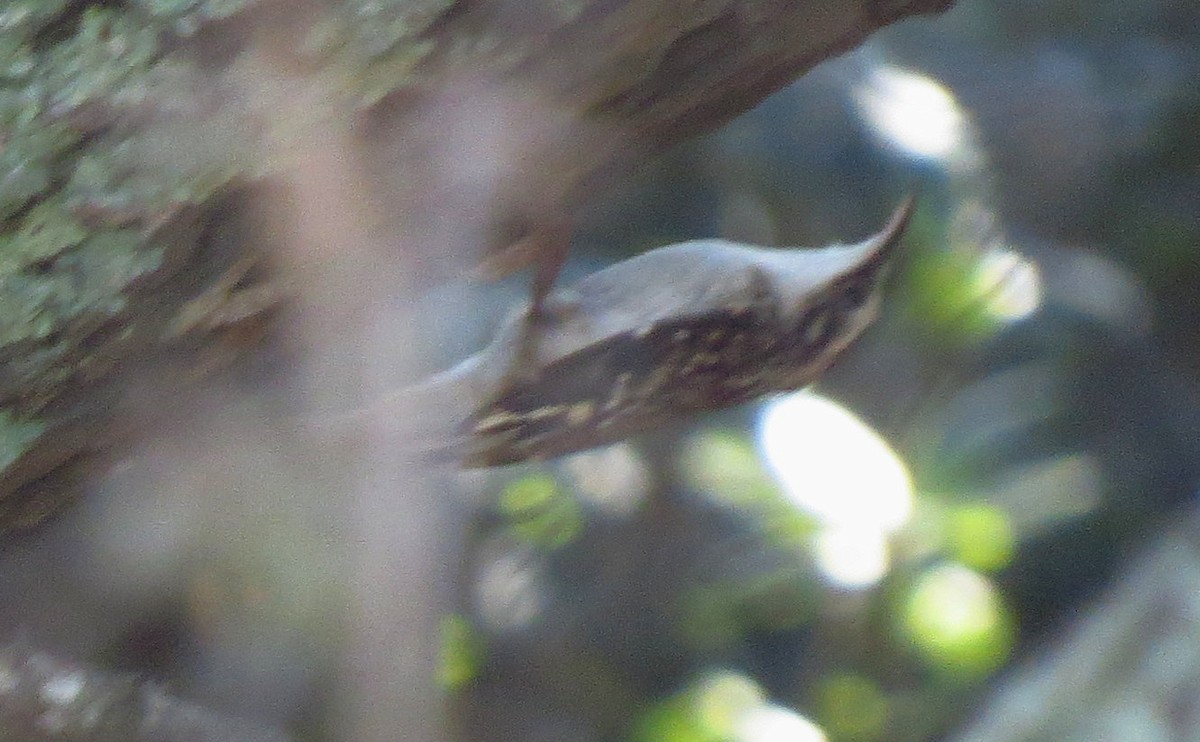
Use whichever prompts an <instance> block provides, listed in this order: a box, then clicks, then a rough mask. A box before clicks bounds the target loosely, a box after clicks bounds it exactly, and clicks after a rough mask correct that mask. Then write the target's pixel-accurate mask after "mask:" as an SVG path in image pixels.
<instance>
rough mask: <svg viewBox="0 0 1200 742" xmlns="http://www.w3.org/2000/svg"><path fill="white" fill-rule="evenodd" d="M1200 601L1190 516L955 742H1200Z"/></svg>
mask: <svg viewBox="0 0 1200 742" xmlns="http://www.w3.org/2000/svg"><path fill="white" fill-rule="evenodd" d="M1068 558H1069V557H1068ZM1198 595H1200V511H1197V510H1195V509H1193V510H1192V511H1191V512H1190V513H1189V514H1188V515H1187V517H1186V518H1185V519H1184V520H1183V522H1181V523H1179V524H1178V525H1177V526H1176V527H1175V528H1173V529H1171V530H1169V531H1168V532H1167V533H1166V534H1165V535H1163V536H1162V537H1161V538H1160V539H1159V540H1158V541H1157V543H1155V544H1154V545H1153V546H1152V547H1151V548H1150V549H1148V550H1147V551H1146V552H1145V553H1144V554H1143V555H1142V556H1141V557H1140V558H1138V559H1135V560H1132V563H1131V564H1130V566H1129V567H1128V568H1127V569H1126V570H1125V573H1124V574H1123V575H1122V576H1120V577H1119V579H1118V580H1117V582H1116V584H1115V585H1114V587H1113V589H1112V590H1110V591H1109V593H1108V595H1107V596H1106V597H1105V598H1104V599H1103V600H1101V601H1099V602H1098V603H1096V604H1095V605H1093V606H1091V608H1090V609H1088V610H1087V612H1086V613H1083V614H1082V615H1081V616H1080V618H1079V620H1078V621H1076V622H1075V625H1074V626H1073V627H1071V628H1070V629H1069V630H1068V631H1067V632H1066V633H1065V634H1064V635H1063V636H1061V637H1059V638H1057V639H1056V640H1055V641H1054V642H1053V643H1052V644H1051V645H1049V646H1047V647H1045V648H1044V649H1042V650H1041V651H1039V652H1037V653H1036V654H1034V655H1033V656H1031V657H1029V658H1027V660H1026V661H1025V663H1024V664H1023V666H1021V667H1018V668H1017V669H1016V670H1015V671H1013V672H1012V673H1010V674H1009V675H1008V677H1007V678H1005V679H1004V680H1003V681H1002V682H1001V683H1000V685H999V687H998V688H997V689H996V692H995V693H993V694H992V695H991V697H990V698H989V699H987V700H985V701H984V703H983V705H982V707H981V708H980V710H979V711H978V712H977V714H976V719H975V720H974V721H973V722H972V723H970V724H969V725H968V726H967V728H966V729H965V730H964V731H962V732H961V733H959V734H958V735H955V736H953V737H952V738H951V739H953V740H954V741H955V742H1038V741H1040V740H1048V739H1077V740H1084V739H1088V740H1093V739H1094V740H1100V739H1113V740H1116V739H1200V713H1197V709H1196V699H1197V698H1200V675H1198V673H1197V671H1196V668H1197V667H1200V643H1198V642H1197V640H1196V637H1197V636H1198V635H1200V605H1198V604H1197V596H1198Z"/></svg>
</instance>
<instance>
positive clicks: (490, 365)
mask: <svg viewBox="0 0 1200 742" xmlns="http://www.w3.org/2000/svg"><path fill="white" fill-rule="evenodd" d="M912 209H913V200H912V199H911V198H910V199H908V200H907V201H906V202H905V203H904V204H903V205H901V206H900V208H898V209H897V210H896V212H895V213H894V214H893V216H892V218H891V220H890V221H889V222H888V224H887V226H886V227H885V228H884V229H883V230H882V231H881V232H880V233H878V234H876V235H875V236H873V237H871V238H869V239H867V240H866V241H864V242H861V243H859V244H856V245H844V246H842V245H839V246H833V247H827V248H824V249H820V250H812V249H799V250H779V249H770V248H759V247H751V246H746V245H738V244H734V243H730V242H725V241H722V240H704V241H696V242H686V243H681V244H677V245H670V246H667V247H662V248H659V249H656V250H652V251H650V252H647V253H645V254H643V255H639V256H637V257H634V258H631V259H629V260H626V261H623V262H621V263H618V264H616V265H613V266H611V267H609V268H607V269H605V270H602V271H599V272H597V273H594V274H592V275H590V276H588V277H586V278H584V279H582V280H581V281H579V282H578V283H576V284H575V285H574V286H572V287H570V288H569V289H564V290H559V291H557V292H555V293H553V294H551V295H550V296H549V297H548V298H547V300H546V302H545V307H544V312H545V316H544V317H543V319H542V321H541V323H540V325H539V326H538V327H537V328H536V337H534V338H533V339H532V342H533V346H532V347H530V346H526V345H525V340H524V338H525V337H527V336H526V335H525V334H524V333H526V332H527V331H528V329H529V326H528V325H527V323H526V322H525V321H524V320H523V319H522V317H521V316H520V315H518V316H516V317H514V318H512V319H510V321H509V323H508V324H507V325H506V328H505V330H504V331H502V333H501V334H500V335H499V336H498V337H497V339H496V341H495V342H493V343H492V344H491V345H490V346H489V347H488V348H486V349H485V350H484V351H482V352H481V353H480V354H478V355H477V356H475V357H473V358H471V359H469V360H468V361H466V362H464V364H462V365H461V366H460V367H458V368H457V369H455V370H454V371H451V372H449V374H448V377H449V378H452V379H453V380H454V382H453V383H454V386H456V387H458V388H459V389H460V394H461V393H462V390H463V389H466V390H468V391H467V392H466V396H467V397H468V398H475V399H478V398H483V397H488V398H487V401H486V402H484V403H482V404H480V405H478V407H477V408H476V409H475V410H474V412H472V413H471V414H470V415H469V416H468V417H467V419H466V420H465V422H463V423H462V424H461V425H460V426H459V430H458V444H457V445H456V446H455V448H456V450H455V456H456V458H457V457H459V456H461V460H462V462H463V463H464V464H465V465H466V466H495V465H501V464H509V463H515V462H518V461H524V460H527V459H544V458H550V457H554V456H559V455H562V454H565V453H569V452H571V451H577V450H580V449H584V448H590V447H593V446H598V445H602V444H605V443H611V442H614V441H617V440H620V439H622V438H625V437H628V436H630V435H633V434H636V433H640V432H644V431H647V430H651V429H654V428H658V427H661V426H664V425H668V424H671V423H674V422H677V421H680V420H683V419H686V418H688V417H690V416H693V415H696V414H699V413H702V412H707V411H711V410H716V409H719V408H722V407H726V406H729V405H733V404H738V403H741V402H747V401H749V400H752V399H754V398H756V397H759V396H761V395H763V394H767V393H769V392H776V391H785V390H792V389H797V388H799V387H802V386H804V385H806V384H809V383H811V382H812V381H813V380H815V379H816V377H817V376H818V375H819V374H820V373H821V372H822V371H823V370H824V369H825V368H826V367H827V366H828V365H829V364H830V363H831V362H832V361H833V360H834V358H836V357H837V355H838V353H840V352H841V351H842V350H843V349H845V348H846V347H847V346H848V345H849V344H850V343H852V342H853V341H854V340H855V339H856V338H857V337H858V336H859V335H860V334H862V332H863V330H865V329H866V328H867V326H868V325H869V324H870V323H871V322H872V321H873V320H874V318H875V314H876V312H877V309H878V304H879V296H880V286H881V283H882V278H883V276H884V275H885V274H886V272H887V271H886V269H887V266H888V265H889V263H890V260H889V258H890V257H891V256H892V255H893V253H894V250H895V247H896V245H897V244H898V243H899V241H900V239H901V236H902V235H903V232H904V228H905V226H906V225H907V223H908V220H909V217H910V216H911V214H912ZM526 353H530V354H531V356H532V357H531V358H530V359H529V360H531V361H532V364H533V365H532V368H531V369H528V371H525V370H522V374H521V376H520V377H519V378H518V379H517V380H516V381H515V382H513V381H512V377H511V376H509V375H507V374H506V375H503V376H501V377H499V378H497V377H496V376H495V375H494V372H493V371H490V369H508V368H510V367H511V364H512V362H513V360H514V359H515V358H518V357H520V358H522V360H523V357H524V355H525V354H526ZM496 384H500V385H501V386H500V389H499V391H498V392H497V391H494V389H495V385H496ZM464 385H465V386H464ZM489 389H491V390H493V391H485V390H489ZM431 391H432V390H431ZM488 395H490V397H489V396H488ZM435 396H437V395H435ZM460 399H461V397H460Z"/></svg>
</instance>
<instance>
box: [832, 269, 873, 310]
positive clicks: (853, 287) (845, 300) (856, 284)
mask: <svg viewBox="0 0 1200 742" xmlns="http://www.w3.org/2000/svg"><path fill="white" fill-rule="evenodd" d="M871 288H872V282H871V277H870V276H852V277H851V278H850V279H849V280H848V281H846V282H845V283H843V284H841V285H840V286H838V287H837V288H836V289H835V292H836V301H837V303H838V304H839V305H840V306H842V307H843V308H845V309H847V310H854V309H858V308H859V307H861V306H862V305H864V304H866V303H867V299H868V298H869V297H870V296H871Z"/></svg>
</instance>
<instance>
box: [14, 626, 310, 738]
mask: <svg viewBox="0 0 1200 742" xmlns="http://www.w3.org/2000/svg"><path fill="white" fill-rule="evenodd" d="M0 729H3V737H4V739H12V740H22V741H23V742H288V741H289V740H290V739H291V738H290V737H289V736H288V735H287V734H285V733H284V732H282V731H280V730H276V729H268V728H266V727H263V726H261V725H258V724H254V723H252V722H249V721H245V720H241V719H233V718H230V717H226V716H223V715H221V714H220V713H218V712H215V711H212V710H209V709H205V708H202V707H200V706H197V705H195V704H193V703H189V702H187V701H182V700H180V699H178V698H174V697H172V696H170V695H168V694H166V693H164V692H163V691H162V690H161V689H159V688H157V687H155V686H154V685H151V684H149V683H144V682H139V681H137V680H134V679H133V678H130V677H123V676H119V675H112V674H109V673H103V672H99V671H97V670H93V669H88V668H82V667H79V666H77V665H72V664H68V663H66V662H63V661H61V660H57V659H55V658H53V657H51V656H49V655H47V654H43V653H41V652H36V651H33V650H31V649H29V648H27V647H23V646H21V645H20V644H19V643H18V644H10V645H8V646H6V647H3V648H0Z"/></svg>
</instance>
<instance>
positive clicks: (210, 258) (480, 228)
mask: <svg viewBox="0 0 1200 742" xmlns="http://www.w3.org/2000/svg"><path fill="white" fill-rule="evenodd" d="M950 4H951V2H950V1H948V0H909V1H908V2H882V1H880V0H874V1H873V0H861V1H858V2H844V1H843V0H804V1H798V0H796V1H792V2H783V1H781V0H737V1H736V2H735V1H734V0H707V1H703V2H660V1H659V0H634V1H628V2H606V1H603V0H575V1H574V2H571V1H568V0H559V1H555V0H538V1H537V2H530V1H529V0H521V1H520V2H513V1H509V0H457V1H456V0H394V1H392V2H366V0H348V1H347V2H339V3H334V2H327V3H326V2H317V1H316V0H313V1H312V2H308V3H298V2H275V1H274V0H258V1H257V2H255V0H224V1H223V2H220V1H218V0H209V1H208V2H204V1H203V0H197V2H194V3H190V4H189V3H161V2H154V1H153V0H128V2H124V3H111V2H106V3H98V2H97V3H91V2H73V1H71V0H57V2H54V1H48V0H18V2H16V3H15V5H13V7H12V9H11V10H10V11H6V14H5V16H4V19H3V20H2V21H0V62H2V63H3V64H2V66H0V85H2V87H0V143H2V146H0V531H4V530H9V529H12V528H15V527H22V526H28V525H30V524H33V523H36V522H37V521H39V520H40V519H42V518H43V517H44V516H45V515H47V514H49V513H51V512H53V511H54V510H56V509H57V508H58V507H60V506H61V505H62V504H63V502H64V501H65V500H66V499H67V498H68V493H69V492H71V491H72V489H73V488H72V487H71V486H70V483H71V480H72V479H73V478H76V477H78V476H81V475H86V472H87V466H88V462H89V461H91V460H92V459H93V455H94V454H95V453H98V452H103V451H104V450H105V449H107V448H109V447H110V446H111V445H112V442H113V441H112V439H113V434H112V427H111V416H112V408H113V405H114V404H115V403H116V402H117V401H118V400H120V399H121V397H122V395H123V394H124V393H125V391H126V387H125V382H126V380H127V378H128V374H127V373H126V372H127V371H128V370H129V369H130V368H131V366H132V365H133V364H135V363H137V362H140V361H142V360H143V359H146V358H161V357H163V355H164V354H167V355H177V354H180V353H183V354H197V353H200V354H210V353H212V351H213V348H220V349H221V351H222V352H225V351H228V350H230V349H232V350H233V351H234V354H236V353H237V352H240V351H241V350H242V349H244V348H247V347H252V346H253V342H245V341H246V340H247V339H249V340H250V341H253V340H254V339H255V338H256V337H258V334H257V330H258V329H259V327H260V325H261V323H262V321H263V320H265V319H267V318H268V317H269V316H270V315H271V313H272V310H273V309H274V308H276V307H277V306H279V303H280V302H281V301H282V300H283V299H285V298H287V297H289V296H290V294H289V291H288V290H283V289H279V288H278V287H277V285H276V284H275V283H272V281H271V280H270V279H271V277H272V276H273V275H275V274H273V273H272V271H271V269H269V268H268V263H271V262H275V263H278V262H279V260H278V256H275V257H274V258H272V257H271V255H270V250H269V248H271V247H272V246H273V245H272V241H271V238H270V237H267V238H264V236H263V233H262V228H261V222H262V218H261V217H262V216H263V214H264V213H266V214H268V215H274V216H276V217H279V218H280V219H282V220H285V221H289V222H293V223H294V224H293V226H294V228H295V229H297V230H302V229H304V224H305V222H304V219H305V216H306V214H304V213H297V212H295V211H294V209H295V204H296V203H297V202H298V203H300V204H304V203H307V201H306V200H305V198H304V187H305V186H304V184H305V183H306V182H311V181H312V180H321V181H322V184H323V185H325V186H328V185H329V183H328V182H326V181H327V180H328V178H325V175H326V174H328V172H330V171H331V170H337V169H338V166H339V165H340V164H343V163H344V158H343V159H339V158H340V156H341V153H349V158H350V159H352V160H353V161H354V162H355V163H356V164H355V166H354V167H351V168H348V169H343V170H341V171H339V172H341V173H342V175H343V179H344V180H345V181H346V182H345V183H343V184H342V186H343V187H344V188H345V189H346V190H347V192H349V191H351V190H355V191H356V192H358V193H365V194H366V200H367V201H370V202H371V203H373V204H376V205H378V204H384V205H386V208H384V209H376V210H375V211H374V212H371V213H368V214H367V215H366V216H365V217H364V218H363V219H358V218H357V217H355V216H354V215H349V216H347V215H343V218H345V219H347V220H348V222H349V223H351V224H352V225H356V226H357V227H358V228H360V229H361V230H362V232H363V235H364V236H365V237H364V238H365V239H366V240H367V241H371V240H374V239H377V238H378V236H379V235H381V234H387V235H389V236H390V237H389V240H388V242H389V244H391V247H392V248H393V252H395V253H397V254H398V255H399V257H398V258H396V261H397V262H396V263H395V265H396V270H395V271H394V274H395V275H396V276H399V277H400V278H399V280H400V281H402V282H418V281H425V280H428V279H430V278H438V277H442V276H445V275H447V274H452V273H454V272H457V271H461V270H463V269H464V267H465V266H467V265H470V264H472V263H475V262H477V261H478V260H479V259H480V258H481V257H482V256H481V255H479V254H475V253H474V252H473V249H474V248H473V246H476V245H483V246H484V247H483V249H485V250H491V251H492V252H495V248H496V247H503V246H505V245H507V244H509V243H511V242H512V238H513V237H514V236H517V237H519V236H520V235H521V234H524V233H526V232H529V231H531V230H536V228H537V225H538V224H540V223H542V222H544V221H545V220H548V219H561V218H564V217H569V216H570V215H571V214H572V213H573V212H574V210H576V209H577V208H578V206H579V205H580V204H581V202H583V200H584V198H585V197H586V196H587V194H588V193H589V192H591V190H592V189H594V188H595V187H596V184H598V183H602V182H603V179H604V177H605V176H606V175H608V174H611V173H612V172H614V171H619V170H622V169H625V168H628V167H630V166H631V165H632V164H634V163H636V162H638V161H639V160H641V159H643V158H645V157H647V156H649V155H651V154H653V153H655V152H657V151H660V150H662V149H663V148H665V147H666V146H668V145H670V144H673V143H675V142H678V141H680V140H681V139H683V138H686V137H688V136H692V135H695V134H698V133H701V132H704V131H708V130H711V129H713V128H715V127H717V126H719V125H720V124H722V123H723V122H725V121H727V120H728V119H729V118H731V117H732V116H734V115H736V114H737V113H739V112H741V111H744V110H746V109H748V108H749V107H751V106H753V105H754V104H755V103H757V102H758V101H759V100H761V99H762V98H763V97H764V96H766V95H767V94H769V93H771V92H772V91H774V90H776V89H778V88H779V87H781V86H783V85H784V84H786V83H788V82H789V81H791V80H793V79H794V78H796V77H798V76H799V75H801V74H802V73H803V72H804V71H805V70H807V69H808V68H810V67H811V66H813V65H814V64H816V63H817V62H819V61H821V60H822V59H825V58H828V57H830V56H832V55H834V54H837V53H839V52H842V51H844V50H846V49H849V48H851V47H852V46H854V45H855V44H857V43H858V42H860V41H861V40H862V39H863V38H864V37H865V36H867V35H868V34H869V33H871V32H872V31H874V30H876V29H878V28H880V27H882V26H884V25H886V24H888V23H890V22H893V21H895V20H898V19H901V18H904V17H906V16H909V15H912V14H916V13H926V12H936V11H941V10H944V9H945V8H947V7H948V6H949V5H950ZM481 122H483V123H485V124H487V125H489V126H490V125H493V124H495V123H496V122H500V123H501V124H502V127H501V128H502V131H503V136H502V137H501V138H500V139H499V140H495V139H494V138H493V139H491V140H489V139H487V138H486V137H483V139H482V141H481V139H480V137H479V136H478V125H479V124H480V123H481ZM472 147H474V148H476V150H477V151H476V150H471V151H469V152H467V153H466V154H467V155H468V156H469V155H472V153H473V152H474V153H475V154H478V155H479V157H476V160H479V159H480V158H482V160H483V163H482V165H479V164H478V162H476V165H478V167H480V168H482V169H483V170H484V171H485V175H486V177H485V178H484V179H485V180H486V181H487V184H488V185H487V187H486V189H485V190H486V193H485V194H483V195H479V194H476V193H475V191H474V189H476V188H477V187H478V186H477V183H478V182H479V180H480V178H479V177H477V176H478V172H476V171H472V173H470V174H469V176H462V177H457V176H455V177H451V176H447V175H446V172H445V171H446V167H445V160H446V155H447V152H450V153H454V154H456V155H457V154H459V153H461V152H462V151H463V150H464V149H467V150H470V149H471V148H472ZM323 157H324V158H326V159H328V161H329V162H328V163H325V164H329V163H332V164H330V165H329V167H324V168H323V166H322V163H324V162H325V161H324V160H322V159H321V158H323ZM314 172H315V173H317V174H316V175H312V173H314ZM346 173H348V174H346ZM306 178H307V179H308V180H306ZM322 179H324V180H322ZM335 185H336V184H335ZM280 188H282V191H280ZM280 192H282V193H284V194H285V195H284V196H283V197H278V198H277V197H275V195H277V194H278V193H280ZM273 194H274V195H273ZM297 194H299V195H297ZM349 200H350V201H353V200H354V199H349ZM263 204H266V206H263ZM447 204H450V205H453V206H454V208H452V209H450V210H449V214H448V213H447V209H446V205H447ZM250 205H255V208H251V207H250ZM260 206H261V207H262V209H265V212H264V211H263V210H259V209H258V207H260ZM289 208H292V209H293V211H289ZM368 211H370V209H368ZM376 212H378V213H376ZM384 212H386V213H387V216H386V217H379V213H384ZM293 217H294V218H293ZM280 239H281V240H282V241H283V242H287V241H288V237H287V236H286V235H285V236H284V237H282V238H280ZM396 245H399V247H400V249H399V250H395V249H394V248H395V246H396ZM276 246H277V245H276ZM380 254H381V252H379V251H376V252H373V253H369V255H370V256H372V257H371V258H362V259H361V261H362V262H361V264H359V265H357V266H351V267H350V268H345V267H342V268H339V270H344V272H345V275H346V276H347V277H351V278H347V280H353V278H352V276H354V275H355V273H354V270H355V269H358V270H360V271H363V272H366V271H370V265H369V264H370V263H371V262H372V260H373V259H374V258H377V257H378V256H379V255H380ZM269 258H271V259H269ZM347 260H348V261H350V262H353V258H347ZM284 262H286V261H284ZM299 262H300V263H305V261H303V260H301V261H299ZM309 262H311V261H309ZM524 262H528V261H527V260H526V261H524ZM521 264H522V261H521V260H517V262H516V265H518V266H519V265H521ZM305 265H306V266H307V265H308V264H307V263H305ZM306 269H307V268H306ZM320 270H321V266H317V268H316V269H315V271H316V273H319V272H320ZM308 277H309V278H311V275H309V276H308ZM309 285H311V282H310V284H309ZM334 288H335V289H336V288H337V287H336V285H335V286H334ZM401 290H403V287H401ZM230 339H232V340H234V341H237V342H234V343H230V342H228V341H229V340H230ZM188 357H192V356H191V355H189V356H188Z"/></svg>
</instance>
